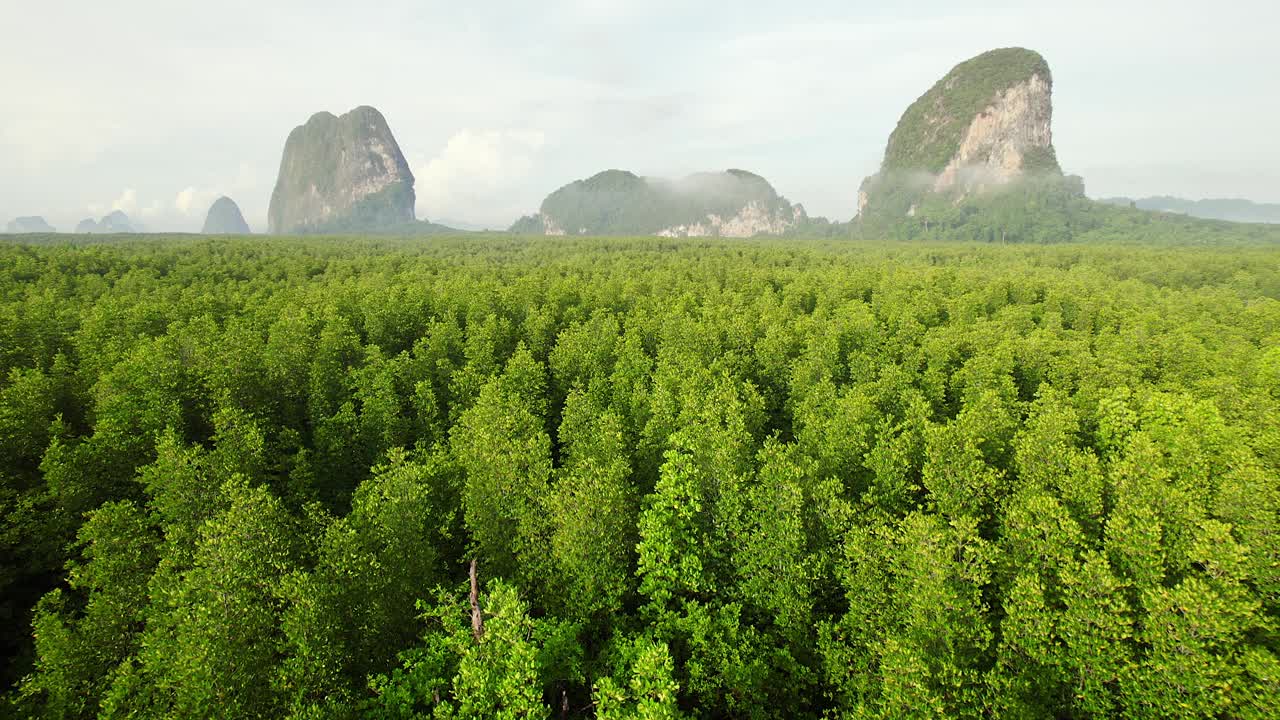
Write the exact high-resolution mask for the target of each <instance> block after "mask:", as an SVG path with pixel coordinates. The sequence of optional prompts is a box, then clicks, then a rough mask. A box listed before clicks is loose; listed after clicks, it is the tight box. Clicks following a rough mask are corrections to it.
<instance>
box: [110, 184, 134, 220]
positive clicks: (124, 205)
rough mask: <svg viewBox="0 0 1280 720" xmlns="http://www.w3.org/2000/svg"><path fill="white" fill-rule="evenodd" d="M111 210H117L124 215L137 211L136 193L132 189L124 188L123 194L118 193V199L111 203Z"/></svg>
mask: <svg viewBox="0 0 1280 720" xmlns="http://www.w3.org/2000/svg"><path fill="white" fill-rule="evenodd" d="M111 209H112V210H119V211H120V212H122V213H124V214H126V215H128V214H129V213H131V212H133V211H135V210H137V209H138V191H137V190H134V189H133V188H126V189H125V191H124V192H122V193H120V197H118V198H116V199H115V201H114V202H112V203H111Z"/></svg>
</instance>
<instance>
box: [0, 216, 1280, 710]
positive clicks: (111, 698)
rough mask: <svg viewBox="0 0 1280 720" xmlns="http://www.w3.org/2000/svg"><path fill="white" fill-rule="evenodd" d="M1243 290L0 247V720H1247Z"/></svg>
mask: <svg viewBox="0 0 1280 720" xmlns="http://www.w3.org/2000/svg"><path fill="white" fill-rule="evenodd" d="M51 239H53V240H56V236H51ZM1278 261H1280V251H1277V250H1275V249H1272V248H1269V247H1249V246H1241V247H1232V248H1229V249H1214V248H1169V247H1160V248H1154V247H1149V246H1135V247H1111V246H1103V245H1093V246H1085V245H1062V246H1052V247H1037V246H1018V247H1000V246H994V245H970V244H949V245H944V244H925V243H921V244H906V243H897V244H881V243H863V242H850V241H844V242H839V243H837V242H830V243H814V242H810V243H799V242H794V241H767V242H766V241H734V242H721V241H705V242H697V241H666V240H658V239H647V240H635V239H633V240H625V239H615V240H609V239H599V238H594V239H589V240H577V239H572V240H538V241H529V240H521V239H518V238H511V237H509V236H472V237H470V238H446V237H438V238H431V239H419V240H409V239H404V240H396V239H386V238H383V239H368V238H364V239H361V238H337V239H333V238H330V239H273V240H272V239H250V238H244V239H220V240H207V239H201V238H196V237H190V238H171V239H159V240H154V239H153V240H131V241H127V242H117V243H98V244H85V245H75V246H71V245H58V244H48V245H41V246H33V245H0V481H2V484H0V547H2V548H3V557H4V558H5V561H4V567H3V568H2V570H3V575H0V593H2V595H3V602H4V609H3V610H4V612H5V613H8V614H9V616H10V617H12V618H13V620H12V621H10V622H8V623H5V624H4V626H3V627H4V633H5V634H4V636H3V638H2V640H3V642H4V643H5V646H6V647H5V653H4V655H5V656H6V657H7V658H9V660H8V663H7V666H6V668H5V672H6V673H7V679H8V681H9V682H10V683H12V685H13V687H14V689H13V690H12V691H11V692H10V694H9V695H8V697H7V698H6V702H7V703H8V705H7V706H6V707H0V714H6V713H7V714H9V715H16V716H19V717H24V716H35V717H47V718H83V717H99V716H100V717H107V718H115V717H130V718H153V717H154V718H168V717H237V718H252V717H273V718H274V717H295V718H304V717H305V718H325V717H333V718H345V717H373V718H418V717H423V718H425V717H431V718H495V717H496V718H517V717H519V718H527V717H536V718H548V717H552V716H556V717H560V716H568V717H596V718H602V719H617V718H654V719H656V718H678V717H691V718H692V717H706V718H712V717H747V718H784V717H785V718H792V717H800V718H806V717H807V718H818V717H868V718H870V717H883V718H900V717H974V718H977V717H1061V718H1084V717H1113V716H1114V717H1133V718H1148V717H1232V718H1272V717H1276V716H1277V715H1278V714H1280V634H1278V628H1277V620H1280V563H1278V561H1277V558H1280V533H1277V532H1276V528H1277V522H1278V520H1280V517H1278V513H1280V484H1278V483H1277V477H1278V475H1277V471H1278V470H1280V411H1278V410H1277V403H1280V262H1278ZM472 560H474V561H476V563H477V567H478V582H477V583H476V588H475V594H474V596H472V594H471V593H472V591H471V588H470V587H469V585H470V583H469V581H468V567H469V565H470V563H471V561H472Z"/></svg>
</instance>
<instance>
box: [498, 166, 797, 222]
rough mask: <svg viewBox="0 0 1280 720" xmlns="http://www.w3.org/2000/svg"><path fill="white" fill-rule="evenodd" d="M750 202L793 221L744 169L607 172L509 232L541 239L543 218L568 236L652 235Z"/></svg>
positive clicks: (562, 192)
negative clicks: (665, 176)
mask: <svg viewBox="0 0 1280 720" xmlns="http://www.w3.org/2000/svg"><path fill="white" fill-rule="evenodd" d="M749 203H755V204H756V205H757V206H759V207H760V208H761V209H762V210H764V211H766V212H767V213H769V214H771V215H773V214H780V215H781V216H782V217H784V218H786V219H787V220H791V218H792V213H793V206H792V204H791V203H790V202H788V201H787V199H786V198H784V197H781V196H779V195H778V193H777V191H776V190H774V189H773V186H772V185H770V184H769V183H768V181H766V180H765V179H764V178H762V177H760V176H759V175H756V174H754V173H749V172H747V171H745V170H726V171H725V172H722V173H697V174H694V175H690V176H688V177H686V178H683V179H680V180H676V181H670V180H661V179H657V178H642V177H640V176H638V175H636V174H634V173H630V172H627V171H626V170H606V171H604V172H601V173H597V174H595V175H592V176H591V177H589V178H587V179H585V180H577V181H574V182H572V183H570V184H568V185H565V186H564V187H562V188H560V189H559V190H556V191H555V192H553V193H551V194H550V195H548V196H547V198H546V199H545V200H543V201H542V207H541V209H540V211H539V212H540V215H532V216H527V217H523V218H521V219H519V220H517V221H516V223H515V224H514V225H513V226H512V227H511V230H512V232H516V233H521V234H538V235H541V234H543V233H544V232H545V231H546V230H547V228H546V226H544V224H543V223H544V218H546V219H547V220H549V221H550V222H551V223H553V224H554V226H555V227H556V228H558V229H559V230H561V231H563V233H564V234H568V235H652V234H656V233H658V232H660V231H662V230H664V229H667V228H671V227H674V226H677V225H691V224H694V223H700V222H701V223H706V222H707V216H708V215H717V216H719V217H721V218H723V219H726V220H727V219H728V218H731V217H733V216H735V215H737V214H738V213H739V211H741V210H742V209H743V208H744V207H746V206H747V205H748V204H749Z"/></svg>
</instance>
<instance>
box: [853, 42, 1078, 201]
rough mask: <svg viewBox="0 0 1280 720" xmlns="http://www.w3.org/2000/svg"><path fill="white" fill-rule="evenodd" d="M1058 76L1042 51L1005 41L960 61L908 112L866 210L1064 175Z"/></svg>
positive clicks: (865, 194) (867, 193) (864, 194)
mask: <svg viewBox="0 0 1280 720" xmlns="http://www.w3.org/2000/svg"><path fill="white" fill-rule="evenodd" d="M1052 94H1053V76H1052V75H1051V74H1050V72H1049V65H1048V63H1046V62H1045V60H1044V58H1043V57H1041V56H1040V55H1039V54H1038V53H1036V52H1034V51H1031V50H1026V49H1023V48H1003V49H999V50H992V51H990V52H986V53H983V54H981V55H978V56H977V57H974V58H971V59H969V60H966V61H964V62H962V63H960V64H959V65H957V66H955V67H954V68H952V70H951V71H950V72H948V73H947V74H946V76H944V77H943V78H942V79H941V80H939V81H938V82H937V83H936V84H935V85H934V86H933V87H932V88H930V89H929V91H928V92H926V93H925V94H924V95H922V96H921V97H920V98H919V99H918V100H916V101H915V102H914V103H912V105H911V106H910V107H908V108H907V110H906V112H904V113H903V114H902V118H901V120H899V121H898V125H897V127H896V128H895V129H894V131H893V134H892V135H890V136H889V142H888V144H887V146H886V148H885V154H884V161H883V162H882V163H881V166H880V171H879V172H878V173H876V174H875V175H872V176H871V177H869V178H867V179H866V180H864V181H863V183H862V187H861V189H860V191H859V193H858V213H859V215H860V216H866V215H875V214H882V215H889V216H899V217H900V216H902V215H904V214H913V212H914V208H915V207H916V206H917V205H918V204H919V203H920V202H921V200H922V199H923V198H924V197H926V196H928V195H931V194H934V195H936V194H943V195H947V196H948V197H949V198H950V199H951V200H952V201H953V202H960V201H962V200H963V199H964V198H966V197H970V196H973V195H981V194H983V193H986V192H988V191H991V190H994V189H997V188H1000V187H1003V186H1008V185H1010V184H1013V183H1015V182H1016V181H1018V180H1020V179H1024V178H1027V177H1031V176H1061V174H1062V170H1061V168H1060V167H1059V165H1058V159H1057V154H1056V152H1055V151H1054V148H1053V128H1052V121H1053V100H1052Z"/></svg>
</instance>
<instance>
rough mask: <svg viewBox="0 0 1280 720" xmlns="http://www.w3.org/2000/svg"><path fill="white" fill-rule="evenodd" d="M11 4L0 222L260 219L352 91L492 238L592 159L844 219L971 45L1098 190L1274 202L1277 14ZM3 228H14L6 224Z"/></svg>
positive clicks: (1110, 9) (1119, 2) (428, 213)
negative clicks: (318, 123) (894, 141)
mask: <svg viewBox="0 0 1280 720" xmlns="http://www.w3.org/2000/svg"><path fill="white" fill-rule="evenodd" d="M471 5H472V6H471V7H464V6H463V4H462V3H443V2H433V1H430V0H428V1H421V0H419V1H416V2H415V1H411V0H392V1H388V2H380V3H376V4H375V3H356V2H341V3H335V2H326V1H324V0H310V1H308V2H301V1H295V0H284V1H281V2H270V3H268V2H264V1H263V0H254V1H252V2H250V1H249V0H223V1H222V2H219V3H212V4H210V3H201V4H199V5H197V4H194V3H191V4H188V3H182V2H174V1H173V0H167V1H166V2H155V1H152V0H117V2H112V3H102V2H86V1H83V0H64V1H61V2H59V1H58V0H52V1H50V2H44V3H31V2H18V1H16V0H0V19H3V21H4V25H5V27H6V29H7V32H6V39H5V41H4V42H3V43H0V68H3V75H2V77H3V78H4V89H3V92H4V96H5V98H6V105H5V108H4V112H0V223H4V222H6V221H8V220H9V219H10V218H12V217H15V216H21V215H42V216H44V217H45V218H46V219H47V220H49V222H51V223H52V224H53V225H54V226H56V227H57V228H58V229H59V230H62V231H69V230H71V229H73V227H74V225H75V223H76V222H77V221H78V220H80V219H82V218H85V217H90V216H94V217H97V216H100V215H103V214H105V213H107V212H109V211H110V210H111V209H113V208H119V209H123V210H124V211H125V212H127V213H128V214H129V215H130V216H131V217H135V218H136V219H138V220H140V221H141V222H142V223H144V224H146V226H147V228H148V229H149V230H173V231H194V230H198V229H199V227H200V225H201V223H202V222H203V220H204V215H205V212H206V211H207V210H208V207H209V204H210V203H211V202H212V201H213V199H215V198H216V197H217V196H218V195H221V194H226V195H230V196H231V197H232V198H234V199H235V200H236V202H237V203H238V204H239V205H240V207H241V209H242V210H243V211H244V214H245V217H246V219H247V220H248V221H249V224H250V225H251V226H252V228H253V229H254V230H255V231H258V232H261V231H264V230H265V229H266V214H267V206H268V203H269V201H270V197H271V190H272V187H273V185H274V183H275V175H276V170H277V169H278V167H279V163H280V152H281V150H282V148H283V145H284V139H285V137H286V136H287V135H288V133H289V131H290V130H291V129H292V128H293V127H294V126H296V125H298V124H301V123H302V122H304V121H305V120H306V119H307V118H308V117H309V116H310V115H311V114H312V113H314V112H316V111H319V110H329V111H331V112H333V113H335V114H340V113H342V112H345V111H347V110H349V109H350V108H352V107H355V106H357V105H361V104H368V105H373V106H375V107H377V108H378V109H379V110H381V111H382V113H383V114H384V115H385V116H386V118H387V121H388V123H389V124H390V126H391V129H392V131H393V133H394V134H395V136H396V139H397V141H398V142H399V144H400V147H401V149H402V151H403V152H404V154H405V157H406V158H407V159H408V161H409V164H410V166H411V167H412V169H413V171H414V174H415V175H416V177H417V184H416V190H417V197H418V207H417V212H418V216H419V217H420V218H429V219H431V220H436V221H451V222H458V223H468V224H475V225H481V226H489V227H494V228H505V227H507V226H508V225H509V224H510V223H511V222H512V221H513V220H514V219H515V218H516V217H518V216H519V215H522V214H528V213H531V212H535V211H536V210H537V207H538V204H539V203H540V202H541V200H542V198H543V197H545V196H546V195H547V194H548V193H550V192H551V191H553V190H555V189H556V188H557V187H560V186H561V185H563V184H565V183H568V182H570V181H572V180H575V179H578V178H583V177H587V176H589V175H592V174H594V173H595V172H597V171H600V170H604V169H607V168H623V169H628V170H632V171H634V172H636V173H638V174H641V175H651V176H664V177H676V176H681V175H684V174H688V173H691V172H696V171H704V170H720V169H725V168H731V167H733V168H744V169H747V170H751V171H753V172H756V173H759V174H760V175H763V176H764V177H765V178H767V179H768V180H769V181H770V182H771V183H772V184H773V185H774V187H776V188H777V189H778V191H779V192H781V193H782V194H783V195H785V196H787V197H788V198H789V199H790V200H792V201H793V202H800V203H803V204H804V205H805V207H806V208H807V209H808V210H809V212H810V214H812V215H824V216H827V217H830V218H832V219H836V220H846V219H848V218H849V217H851V216H852V215H853V214H854V210H855V207H856V196H857V188H858V184H859V183H860V182H861V180H862V178H863V177H864V176H866V175H868V174H870V173H872V172H874V171H875V170H876V168H877V166H878V164H879V162H880V158H881V156H882V154H883V152H884V144H885V141H886V139H887V138H888V135H889V133H890V131H892V129H893V127H894V124H895V123H896V122H897V120H898V117H899V116H900V115H901V114H902V111H903V110H904V109H905V108H906V107H907V105H909V104H910V103H911V102H912V101H913V100H914V99H915V98H917V97H918V96H919V95H921V94H922V93H924V92H925V91H926V90H927V89H928V88H929V87H930V86H931V85H932V84H933V83H934V82H935V81H936V80H937V79H938V78H940V77H941V76H942V75H943V74H945V73H946V72H947V70H949V69H950V68H951V67H952V66H953V65H955V64H956V63H957V62H960V61H961V60H964V59H966V58H968V57H971V56H973V55H976V54H978V53H980V52H982V51H984V50H988V49H991V48H996V47H1007V46H1013V45H1017V46H1023V47H1029V48H1032V49H1035V50H1038V51H1040V52H1041V53H1042V54H1043V55H1044V56H1045V58H1046V59H1047V60H1048V62H1049V65H1050V67H1051V68H1052V70H1053V74H1054V82H1055V86H1054V142H1055V145H1056V147H1057V150H1058V157H1059V159H1060V161H1061V163H1062V165H1063V167H1064V169H1065V170H1066V171H1067V172H1070V173H1075V174H1079V175H1082V176H1083V177H1084V179H1085V184H1086V188H1087V190H1088V192H1089V194H1090V195H1092V196H1095V197H1099V196H1108V195H1128V196H1146V195H1158V194H1170V195H1178V196H1181V197H1187V198H1192V199H1197V198H1206V197H1244V198H1248V199H1251V200H1255V201H1258V202H1280V134H1278V133H1277V128H1278V126H1280V122H1278V119H1280V93H1277V91H1276V80H1277V77H1280V43H1277V42H1276V41H1275V35H1276V32H1277V28H1278V27H1280V3H1276V2H1274V0H1272V1H1267V0H1258V1H1248V2H1246V1H1245V0H1224V1H1223V2H1218V3H1212V4H1210V3H1204V2H1187V1H1186V0H1167V1H1166V2H1163V3H1159V4H1156V3H1151V2H1149V1H1148V2H1130V1H1127V0H1112V1H1109V2H1100V1H1097V0H1079V1H1078V2H1072V3H1054V4H1052V5H1050V4H1048V3H1034V4H1030V3H1025V2H1023V3H1018V2H982V3H955V2H940V1H937V0H928V1H926V2H911V3H899V4H897V6H895V7H881V5H884V3H867V2H861V1H859V0H845V1H844V2H838V1H826V0H819V1H817V2H805V1H804V0H793V1H792V2H786V3H783V2H752V1H751V0H742V1H741V2H735V3H721V2H702V3H689V2H674V1H671V0H645V1H643V2H628V1H623V0H612V1H611V0H545V1H544V2H540V3H516V2H488V3H484V2H480V3H472V4H471ZM0 227H2V226H0Z"/></svg>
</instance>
